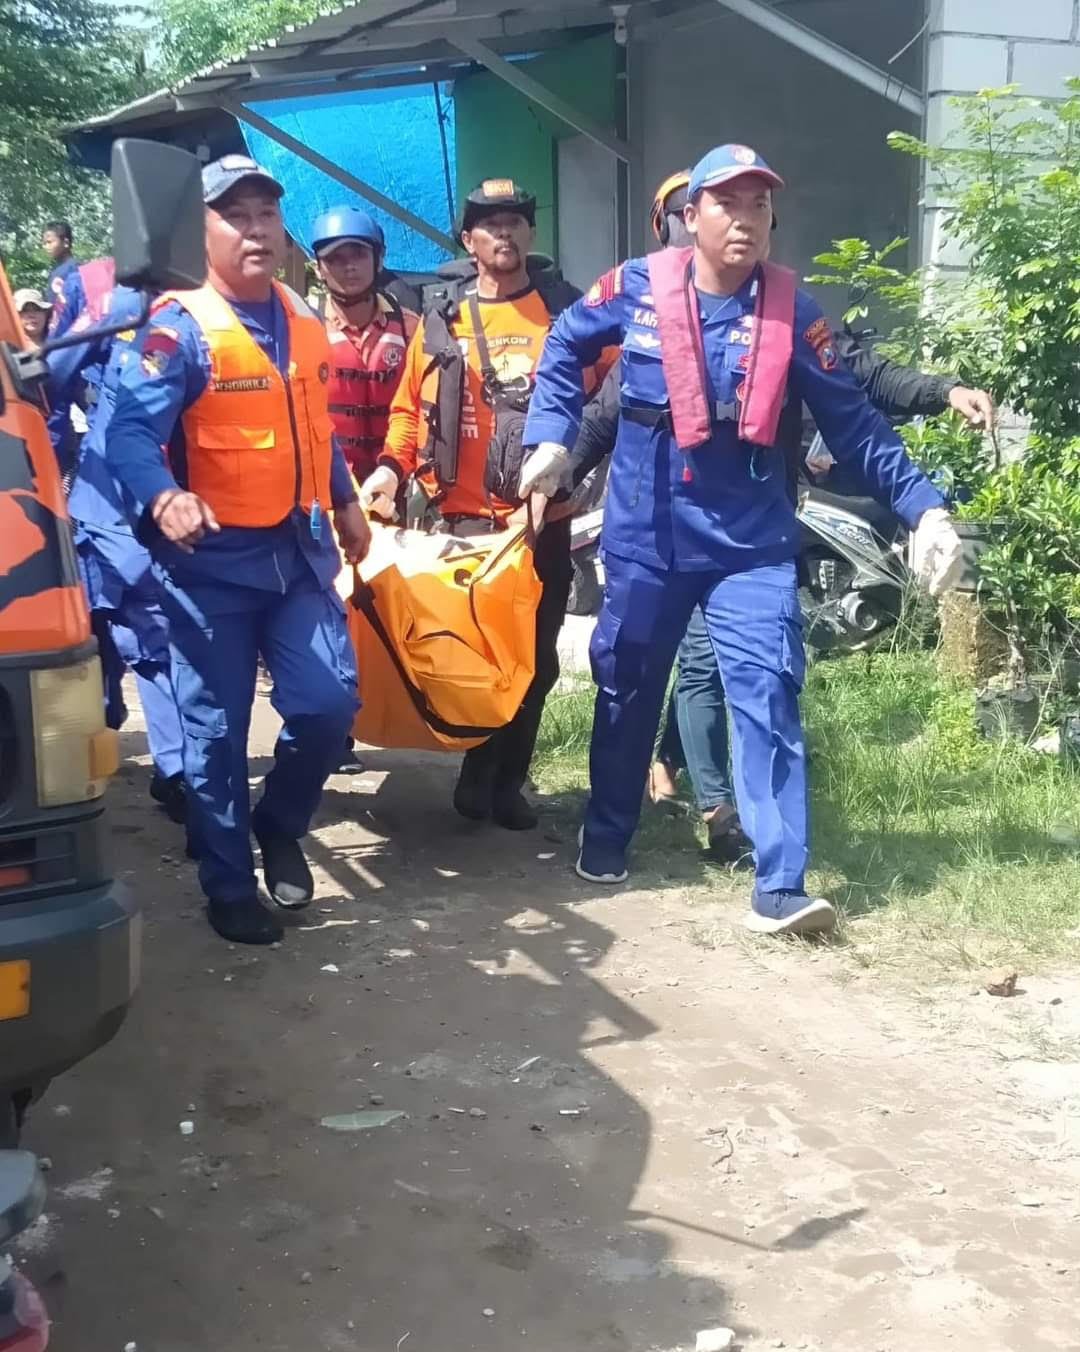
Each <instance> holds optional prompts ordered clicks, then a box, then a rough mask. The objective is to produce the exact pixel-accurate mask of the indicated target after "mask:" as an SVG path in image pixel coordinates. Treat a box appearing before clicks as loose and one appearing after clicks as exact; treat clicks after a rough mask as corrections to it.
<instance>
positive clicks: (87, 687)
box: [30, 657, 119, 807]
mask: <svg viewBox="0 0 1080 1352" xmlns="http://www.w3.org/2000/svg"><path fill="white" fill-rule="evenodd" d="M30 695H31V704H32V708H33V715H34V763H35V767H36V770H37V799H38V805H39V806H40V807H60V806H62V805H63V804H65V803H86V802H89V801H90V800H91V799H92V798H100V797H101V795H102V794H103V793H104V792H105V785H106V782H107V780H108V779H109V776H110V775H112V774H114V773H115V772H116V768H117V766H118V764H119V743H118V739H117V736H116V733H115V732H111V731H110V730H109V729H108V728H106V727H105V693H104V687H103V685H102V680H101V663H100V662H99V661H98V659H97V658H96V657H91V658H89V659H88V660H87V661H85V662H77V663H75V664H74V665H73V666H68V667H44V668H41V669H40V670H37V671H32V672H31V673H30Z"/></svg>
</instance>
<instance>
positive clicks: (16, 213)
mask: <svg viewBox="0 0 1080 1352" xmlns="http://www.w3.org/2000/svg"><path fill="white" fill-rule="evenodd" d="M134 18H135V14H134V12H133V11H131V10H125V9H124V8H123V7H121V6H118V5H117V4H115V3H112V0H5V2H4V3H3V4H2V5H0V249H2V250H3V253H4V258H5V262H6V264H7V268H8V272H9V275H10V277H11V279H12V281H13V282H15V283H16V284H22V285H27V284H38V283H40V282H41V281H42V280H43V278H44V275H45V272H46V268H47V263H46V260H45V258H44V255H43V254H42V253H41V251H40V248H39V243H40V236H41V227H42V225H43V224H44V222H45V221H46V220H49V219H50V218H53V217H62V218H65V219H67V220H70V221H71V222H72V224H73V226H74V228H75V234H76V241H77V245H78V248H79V251H80V253H81V254H83V255H84V256H87V257H89V256H93V255H94V254H96V253H100V252H105V251H107V250H108V245H109V220H108V193H107V183H106V182H105V179H104V177H103V176H102V175H101V174H92V173H89V172H87V171H84V170H79V169H77V168H75V167H73V166H72V165H71V164H69V162H68V159H67V155H66V152H65V150H64V147H63V145H62V144H61V142H60V139H59V132H60V129H61V128H62V127H64V126H65V125H69V124H71V123H75V122H79V121H81V120H82V119H83V118H86V117H90V116H93V115H94V114H95V113H99V112H102V111H104V110H105V109H107V108H109V107H111V106H113V105H115V104H116V103H118V102H120V101H122V100H123V99H127V98H130V97H133V96H134V95H135V94H136V93H138V92H139V91H140V89H141V88H142V82H143V79H144V74H145V69H144V62H143V57H142V35H141V33H140V31H139V28H138V26H137V24H136V23H134V22H133V19H134Z"/></svg>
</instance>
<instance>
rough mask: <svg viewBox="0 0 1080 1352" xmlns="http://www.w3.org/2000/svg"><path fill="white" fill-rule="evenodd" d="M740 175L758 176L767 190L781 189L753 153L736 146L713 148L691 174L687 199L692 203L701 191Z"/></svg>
mask: <svg viewBox="0 0 1080 1352" xmlns="http://www.w3.org/2000/svg"><path fill="white" fill-rule="evenodd" d="M743 174H757V176H758V177H759V178H763V179H764V180H765V182H766V183H768V185H769V187H770V188H782V187H783V186H784V180H783V179H782V178H781V177H780V175H779V174H777V173H775V172H774V171H773V170H772V169H770V168H769V166H768V165H767V164H766V163H765V161H764V160H763V159H762V158H761V156H760V155H759V154H758V153H757V151H756V150H751V149H750V147H749V146H739V145H729V146H715V147H714V148H713V149H712V150H710V151H709V153H708V154H707V155H703V156H702V157H701V159H700V160H698V162H697V164H695V165H694V167H693V169H691V170H690V187H689V188H688V189H687V196H688V197H689V199H690V201H693V200H694V198H695V197H697V195H698V193H699V192H701V190H702V189H703V188H715V187H717V185H718V184H720V183H727V182H728V181H729V180H730V179H733V178H741V177H742V175H743Z"/></svg>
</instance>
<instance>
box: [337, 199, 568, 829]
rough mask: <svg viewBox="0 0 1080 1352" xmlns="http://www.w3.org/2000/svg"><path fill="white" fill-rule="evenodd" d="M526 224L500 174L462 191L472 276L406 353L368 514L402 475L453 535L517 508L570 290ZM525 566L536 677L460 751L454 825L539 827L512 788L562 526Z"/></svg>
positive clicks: (532, 712)
mask: <svg viewBox="0 0 1080 1352" xmlns="http://www.w3.org/2000/svg"><path fill="white" fill-rule="evenodd" d="M535 222H536V200H535V198H533V197H532V196H530V195H529V194H527V193H525V192H523V191H522V190H521V189H519V188H518V187H517V186H516V185H515V184H514V183H512V182H511V181H510V180H508V179H489V180H487V181H486V182H484V183H483V184H481V185H480V187H479V188H477V189H476V190H475V191H474V192H472V193H470V195H469V197H468V199H467V201H466V204H465V208H464V212H463V216H462V219H461V230H460V235H461V242H462V244H463V245H464V246H465V249H466V251H467V253H468V254H469V256H470V259H471V260H472V262H473V263H474V264H475V269H473V268H471V267H468V266H466V267H465V268H464V269H463V268H462V265H461V264H452V265H450V267H449V268H448V269H447V273H448V274H449V275H451V276H453V278H454V281H453V282H452V283H451V284H450V285H449V286H448V288H447V290H446V293H445V295H444V296H441V297H440V298H439V299H438V300H437V301H436V302H435V303H434V304H432V305H429V306H426V307H425V314H424V317H423V319H422V321H421V324H420V327H419V329H418V330H417V332H416V335H415V337H414V338H413V340H412V343H411V344H410V346H409V350H408V353H407V354H406V358H405V371H404V374H403V376H402V380H401V384H400V385H399V386H398V391H397V394H396V396H395V397H394V401H393V404H392V407H391V414H390V430H389V434H388V436H387V440H386V445H385V448H384V451H383V454H382V455H381V456H380V457H379V460H378V463H377V468H376V469H375V470H374V472H373V473H372V474H371V475H370V476H369V477H368V479H367V480H366V481H365V483H364V485H363V487H362V488H361V494H360V496H361V501H362V502H363V503H364V504H365V505H366V506H368V507H370V509H371V510H373V511H374V512H376V513H378V514H379V515H381V516H384V517H390V516H391V515H392V514H393V510H394V499H395V497H396V496H397V493H398V489H399V487H400V485H401V483H402V482H403V481H404V480H405V479H406V478H408V477H409V476H410V475H412V474H414V473H415V474H416V475H417V477H418V479H419V481H420V484H421V486H422V487H423V488H424V490H425V492H426V493H427V494H428V496H429V498H430V500H431V501H432V503H433V505H434V506H435V507H437V508H438V510H439V512H440V513H441V516H442V523H443V525H442V529H443V530H444V531H445V532H446V533H447V534H449V535H451V536H454V537H465V538H468V537H476V536H480V535H485V534H492V533H495V534H498V533H502V532H505V531H506V530H507V525H508V518H509V517H511V516H512V515H513V513H514V512H515V511H516V510H518V509H519V508H520V500H519V498H518V481H519V478H520V472H521V461H522V449H521V438H520V433H521V429H522V425H523V423H524V410H525V409H526V407H527V405H528V399H529V396H530V394H531V392H532V382H533V372H534V371H535V369H536V364H537V362H538V361H539V359H540V355H541V353H542V351H543V346H544V341H545V339H546V338H547V335H548V332H549V330H550V328H551V324H552V321H553V319H554V318H555V316H556V315H557V314H558V313H559V312H561V310H562V309H564V308H565V307H566V306H567V305H568V304H570V303H572V302H573V301H574V300H576V299H577V298H578V296H579V295H580V292H578V291H577V289H576V288H574V287H572V286H570V285H569V283H567V282H565V281H563V280H562V279H561V278H560V277H559V276H558V275H557V274H556V273H554V271H553V270H552V269H550V268H544V269H536V268H534V267H533V266H532V264H531V263H530V261H529V258H528V255H529V250H530V248H531V246H532V243H533V239H534V236H535ZM515 410H516V412H517V414H518V416H517V419H516V424H515V418H514V416H513V415H514V412H515ZM515 425H516V432H515V431H514V430H513V429H514V428H515ZM533 561H534V565H535V568H536V573H537V576H538V577H539V579H540V582H541V584H542V588H543V590H542V594H541V596H540V601H539V605H538V607H537V610H536V657H535V674H534V676H533V678H532V682H531V684H530V685H529V688H528V691H527V693H526V694H525V697H524V699H523V701H522V703H521V706H520V708H519V709H518V712H517V714H516V715H515V716H514V718H513V719H512V720H511V722H509V723H508V724H506V726H504V727H502V728H500V729H499V730H498V731H497V732H495V733H494V734H493V735H492V736H491V737H489V738H488V740H487V741H485V742H484V743H483V744H482V745H479V746H475V747H474V748H472V749H471V750H469V751H467V752H466V755H465V758H464V762H463V764H462V767H461V774H460V776H459V778H458V782H457V787H456V789H455V790H454V807H455V808H456V809H457V811H458V812H459V813H460V814H461V815H462V816H463V817H467V818H469V819H470V820H474V821H483V820H486V819H487V818H491V819H492V820H493V821H495V822H496V823H498V825H500V826H504V827H506V828H508V829H509V830H515V831H520V830H528V829H529V828H530V827H534V826H535V825H536V823H537V816H536V813H535V811H534V810H533V808H532V806H531V805H530V804H529V803H528V802H527V801H526V799H525V797H524V795H523V793H522V789H523V787H524V785H525V780H526V778H527V776H528V771H529V762H530V761H531V759H532V754H533V749H534V747H535V745H536V737H537V733H538V731H539V728H540V716H541V714H542V712H543V708H544V700H545V699H546V697H547V693H548V691H549V690H550V689H551V688H552V686H553V685H554V684H555V681H556V680H557V678H558V674H559V659H558V652H557V649H556V641H557V639H558V634H559V630H560V628H561V627H562V622H563V618H564V616H565V614H566V602H567V597H568V595H569V591H570V580H571V564H570V523H569V519H564V520H562V521H554V522H551V523H550V524H548V525H547V526H545V528H544V529H543V531H542V532H541V534H540V535H539V537H538V539H537V541H536V547H535V553H534V560H533Z"/></svg>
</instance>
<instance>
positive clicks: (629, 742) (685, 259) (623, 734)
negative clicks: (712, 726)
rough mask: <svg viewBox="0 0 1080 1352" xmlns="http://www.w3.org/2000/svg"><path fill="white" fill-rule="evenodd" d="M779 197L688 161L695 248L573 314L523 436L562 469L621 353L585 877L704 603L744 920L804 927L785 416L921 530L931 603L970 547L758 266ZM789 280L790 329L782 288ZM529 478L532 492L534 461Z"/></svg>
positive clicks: (636, 800)
mask: <svg viewBox="0 0 1080 1352" xmlns="http://www.w3.org/2000/svg"><path fill="white" fill-rule="evenodd" d="M782 186H783V185H782V181H781V179H780V178H779V176H778V175H777V174H775V173H774V172H773V171H772V170H771V169H770V168H769V167H768V165H767V164H766V163H765V162H764V160H762V159H761V157H760V156H758V155H757V154H756V153H755V152H754V151H752V150H751V149H749V147H746V146H721V147H718V148H717V149H715V150H713V151H710V152H709V154H707V155H706V156H705V157H704V158H703V159H702V160H701V161H700V162H699V163H698V165H697V166H695V169H694V171H693V173H692V176H691V181H690V186H689V194H688V196H689V202H688V205H687V207H686V212H685V219H686V224H687V227H688V229H689V230H690V233H691V235H692V236H693V238H694V245H693V249H692V250H684V251H675V250H665V251H663V253H662V254H660V255H656V254H654V255H652V256H651V258H650V259H649V260H645V259H636V260H632V261H631V262H629V263H626V264H624V265H623V266H621V267H620V268H617V269H615V270H614V271H613V272H611V273H609V274H608V275H607V276H606V277H604V278H602V279H601V280H600V282H598V283H597V284H596V285H595V286H594V287H593V289H592V291H591V292H590V293H589V295H588V296H587V297H586V298H585V299H584V301H581V302H578V303H577V304H575V305H573V306H571V307H570V308H569V309H568V310H567V311H566V312H565V314H564V315H563V316H562V317H561V318H560V319H559V320H558V322H557V323H556V324H555V326H554V328H553V330H552V332H551V334H550V336H549V337H548V340H547V344H546V346H545V349H544V355H543V358H542V360H541V363H540V367H539V370H538V372H537V381H536V390H535V392H534V395H533V399H532V403H531V406H530V410H529V416H528V423H527V425H526V430H525V444H526V445H527V446H533V447H536V448H537V450H536V451H535V452H534V454H536V455H538V456H541V457H542V458H543V457H546V458H548V459H549V460H551V461H552V463H556V462H558V461H560V460H564V458H565V459H567V460H568V452H567V451H566V448H567V447H570V446H573V444H574V441H575V438H576V436H577V432H578V428H579V426H580V422H581V410H582V401H583V394H582V381H581V371H582V368H583V367H584V366H587V365H588V364H589V363H590V362H591V361H595V359H596V355H597V354H598V353H599V351H600V350H601V349H602V348H603V347H604V346H605V345H608V344H612V343H622V346H623V355H622V359H621V360H622V367H621V369H622V392H621V394H622V411H621V418H620V425H619V434H618V440H617V442H616V445H615V449H614V452H613V456H612V464H611V472H610V478H609V485H608V498H607V505H606V509H605V520H604V539H603V550H604V565H605V570H606V575H607V578H606V589H605V597H604V605H603V609H602V611H601V614H600V617H599V620H598V622H597V626H596V630H595V633H594V636H593V641H592V648H591V660H592V667H593V676H594V679H595V681H596V684H597V687H598V690H597V699H596V711H595V719H594V724H593V739H592V748H591V759H590V779H591V797H590V801H589V805H588V808H587V810H586V815H585V823H584V826H583V829H582V835H581V852H580V855H579V858H578V862H577V871H578V873H579V874H580V875H581V876H582V877H584V878H586V879H588V880H590V881H595V882H605V883H618V882H622V881H623V880H625V878H626V877H627V868H626V854H627V849H628V846H629V844H630V840H631V838H632V836H633V834H634V831H635V829H636V827H637V822H638V817H639V815H640V811H641V803H642V795H643V789H644V786H645V780H646V775H647V772H648V767H649V760H650V756H651V753H652V748H653V743H654V740H655V736H656V729H657V725H658V722H659V718H660V713H661V709H662V706H663V701H664V696H665V692H666V687H667V681H668V676H669V673H670V671H671V666H672V662H673V659H674V656H675V652H676V649H677V648H678V645H679V642H680V640H681V639H682V637H683V635H684V633H685V632H686V626H687V621H688V620H689V618H690V615H691V613H692V611H693V609H694V607H695V606H696V605H698V604H701V606H702V609H703V611H704V614H705V619H706V623H707V626H708V630H709V636H710V638H711V640H712V644H713V647H714V649H715V651H716V655H717V660H718V662H719V665H720V669H721V673H722V675H723V679H724V687H725V690H726V693H727V697H728V702H729V705H730V707H731V711H732V716H733V720H734V723H735V732H736V736H735V780H736V786H737V796H738V800H739V810H740V814H741V817H742V820H743V824H744V826H745V828H746V831H747V834H748V835H749V837H750V838H751V840H753V842H754V846H755V862H756V874H757V876H756V881H755V886H754V890H753V895H752V902H751V912H750V915H749V916H748V919H747V924H748V926H749V927H750V928H752V929H756V930H759V931H762V932H796V933H808V932H813V931H817V930H823V929H827V928H829V927H830V926H831V925H832V924H833V922H834V918H835V917H834V912H833V908H832V906H831V905H830V904H829V903H828V902H827V901H825V900H824V899H821V898H816V899H815V898H811V897H809V896H808V895H807V894H806V891H805V870H806V864H807V800H806V766H805V750H804V743H803V735H802V728H801V723H800V718H799V691H800V688H801V685H802V679H803V673H804V653H803V645H802V624H801V617H800V614H799V603H798V595H797V583H796V573H795V556H796V553H797V549H798V530H797V526H796V520H795V503H794V502H793V500H792V495H791V493H790V491H789V485H788V479H787V474H786V472H785V457H784V451H783V450H782V449H780V448H779V447H778V446H777V445H776V444H775V441H776V435H775V427H776V419H777V417H778V414H779V411H780V406H781V404H782V403H783V402H784V401H785V399H787V400H790V399H791V398H798V399H802V400H804V401H805V403H806V404H807V405H808V406H809V408H810V411H811V413H812V414H813V415H814V418H815V420H816V422H817V423H818V426H819V427H820V428H821V430H822V433H823V435H824V436H825V437H826V439H827V441H828V444H829V446H830V447H831V448H832V450H833V453H834V455H836V457H837V459H838V460H840V461H841V462H842V463H844V464H846V466H847V467H848V468H849V469H850V470H851V471H852V473H854V474H856V475H857V476H858V477H859V478H860V479H861V480H862V482H863V483H864V484H865V486H866V491H867V492H869V493H871V494H872V495H873V496H874V497H876V498H877V499H878V500H879V501H881V502H882V503H883V504H885V505H887V506H888V508H889V509H890V510H891V511H893V512H894V513H895V514H896V515H897V516H899V517H900V518H901V519H902V520H903V521H904V522H905V524H906V525H907V526H908V527H909V528H910V529H912V530H915V531H916V562H917V572H918V574H919V576H920V578H921V579H922V580H923V581H924V582H926V583H927V584H928V585H929V586H930V587H931V589H932V590H934V591H937V590H941V589H942V588H944V587H945V586H947V585H949V584H950V582H951V581H952V580H953V578H954V577H955V575H956V572H957V570H958V567H959V540H958V538H957V536H956V532H955V530H954V529H953V527H952V525H951V523H950V521H949V517H948V513H947V511H946V510H945V508H944V503H943V500H942V498H941V495H940V494H939V493H938V492H937V490H936V489H935V488H934V487H933V485H932V484H931V483H930V481H929V480H928V479H927V478H926V476H925V475H924V474H922V473H921V471H919V470H918V469H916V468H915V466H914V465H912V464H911V462H910V461H909V460H908V458H907V456H906V454H905V453H904V449H903V446H902V443H901V442H900V440H899V439H898V437H897V436H896V435H895V433H894V432H893V430H892V428H891V427H890V426H889V424H888V423H887V422H886V421H885V420H884V419H883V418H882V417H881V416H880V415H879V414H878V413H876V412H875V411H874V410H873V408H872V407H871V406H870V404H869V402H868V401H867V399H866V397H865V396H864V395H863V393H862V392H861V391H860V390H859V388H858V386H857V385H856V383H855V381H854V378H853V377H852V375H851V373H850V371H848V370H847V369H846V367H845V366H844V365H843V363H842V362H841V361H840V359H839V356H838V354H837V352H836V349H835V346H834V344H833V341H832V336H831V329H830V327H829V325H828V321H827V320H826V319H825V318H824V316H823V315H822V313H821V311H820V309H819V308H818V306H817V305H816V304H815V302H814V301H813V300H812V299H811V297H810V296H808V295H807V294H806V293H805V292H803V291H799V290H796V289H795V287H794V279H793V278H792V277H791V274H787V281H786V282H785V281H784V276H783V270H780V269H775V268H773V267H772V265H768V264H765V263H764V260H765V259H766V257H767V254H768V245H769V232H770V228H771V224H772V214H773V213H772V190H773V189H774V188H779V187H782ZM653 268H655V269H656V271H655V272H652V271H651V269H653ZM676 268H677V269H678V272H679V276H678V288H677V289H678V294H677V295H676V292H675V289H674V284H672V289H671V290H670V292H669V293H665V296H664V302H663V306H661V303H660V302H661V297H660V295H658V294H657V295H654V294H653V293H654V291H656V290H657V286H656V280H655V279H656V278H657V277H659V276H665V277H666V278H667V279H668V281H669V282H670V279H671V277H672V276H673V273H672V269H676ZM766 279H767V280H768V286H766V285H765V281H766ZM774 284H775V289H774ZM785 286H787V287H788V288H789V289H788V292H787V295H788V302H789V308H788V311H787V318H786V321H784V322H782V323H781V322H780V321H779V320H778V317H777V313H776V312H775V311H772V312H770V308H769V307H770V301H771V298H770V295H769V293H770V290H771V291H772V292H773V296H776V295H780V294H782V293H783V291H784V287H785ZM669 342H670V346H669ZM755 387H756V388H755ZM759 389H760V390H762V391H764V394H765V396H766V397H765V399H764V402H763V399H762V397H761V396H759V393H758V390H759ZM770 391H771V395H770ZM766 405H767V407H766ZM751 406H753V409H754V418H753V421H751V419H750V417H749V410H750V407H751ZM691 415H692V416H691ZM770 420H771V426H772V429H773V430H772V436H771V439H769V438H768V437H765V438H764V439H762V437H763V434H762V433H760V432H757V431H756V429H757V428H758V426H759V425H760V426H762V427H764V426H766V425H768V424H769V423H770ZM751 426H753V427H754V428H755V432H756V435H755V436H753V437H750V436H749V435H747V434H746V433H747V432H748V430H749V429H750V427H751ZM744 429H745V430H744ZM676 431H679V432H680V436H679V440H678V441H676V435H675V433H676ZM691 432H693V433H695V435H689V434H688V433H691ZM741 434H742V435H741ZM525 472H526V473H528V474H529V475H530V477H531V478H533V480H534V481H535V480H536V477H537V476H536V473H535V467H530V466H529V463H528V462H526V466H525Z"/></svg>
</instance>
